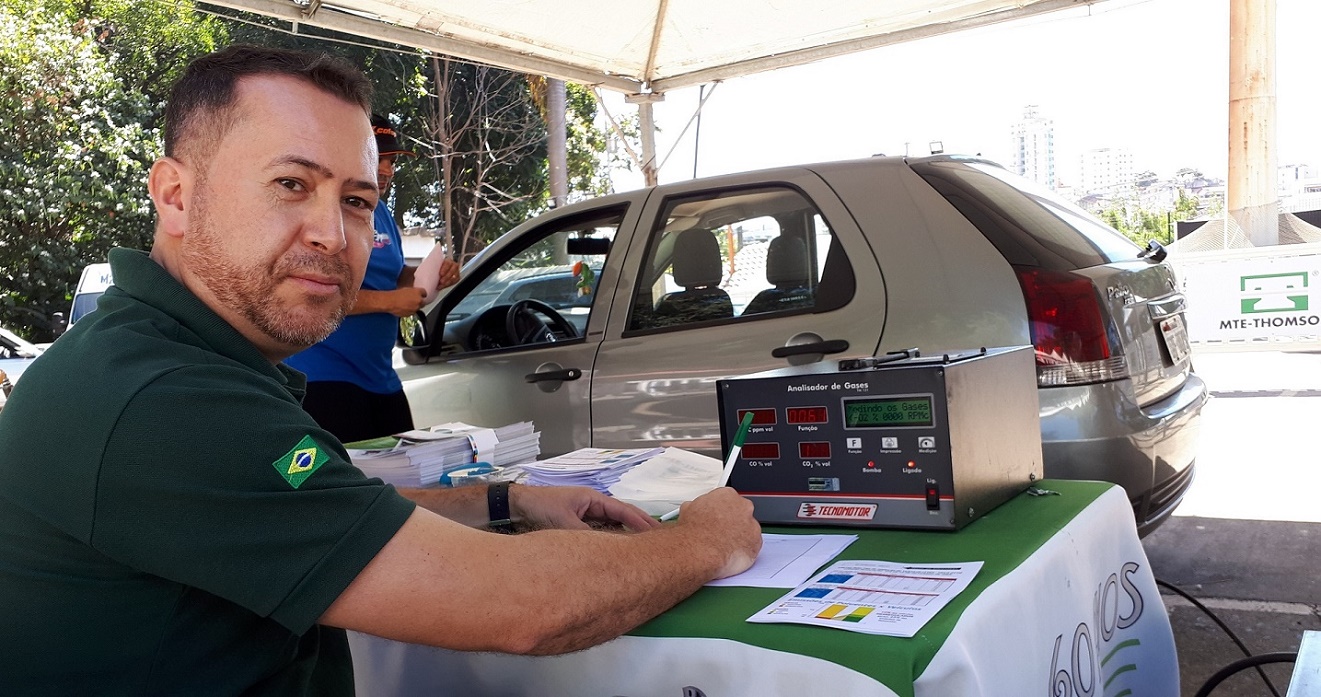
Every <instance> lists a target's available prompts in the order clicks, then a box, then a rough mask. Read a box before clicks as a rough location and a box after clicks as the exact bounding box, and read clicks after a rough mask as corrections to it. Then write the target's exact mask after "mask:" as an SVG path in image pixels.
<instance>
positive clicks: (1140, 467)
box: [1039, 374, 1209, 535]
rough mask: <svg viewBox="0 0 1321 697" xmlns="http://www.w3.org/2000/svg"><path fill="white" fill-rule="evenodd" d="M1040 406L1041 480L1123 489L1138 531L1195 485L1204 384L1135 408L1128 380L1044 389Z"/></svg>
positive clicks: (1194, 381) (1150, 526)
mask: <svg viewBox="0 0 1321 697" xmlns="http://www.w3.org/2000/svg"><path fill="white" fill-rule="evenodd" d="M1039 395H1040V400H1041V435H1042V456H1043V462H1044V470H1045V475H1046V476H1047V477H1059V478H1062V479H1095V480H1101V481H1107V482H1114V483H1116V484H1119V485H1120V486H1122V487H1124V490H1125V491H1126V492H1127V494H1128V498H1129V501H1131V502H1132V504H1133V513H1134V517H1135V519H1136V521H1137V526H1138V533H1139V534H1140V535H1146V534H1147V533H1149V532H1151V531H1152V530H1155V529H1156V527H1157V526H1159V525H1160V524H1161V523H1162V522H1164V521H1165V519H1166V518H1168V517H1169V516H1170V514H1171V513H1173V512H1174V509H1175V507H1177V506H1178V505H1179V502H1180V501H1182V500H1183V496H1184V494H1185V493H1186V492H1187V491H1188V488H1189V487H1190V486H1192V482H1193V475H1194V469H1195V467H1194V461H1195V459H1196V456H1197V444H1198V436H1199V434H1200V424H1201V414H1202V407H1203V406H1204V405H1205V404H1206V401H1207V399H1208V398H1209V396H1208V393H1207V390H1206V383H1205V382H1203V381H1202V379H1201V378H1199V377H1197V376H1196V375H1194V374H1189V375H1188V379H1187V380H1186V381H1185V382H1184V384H1183V385H1182V386H1181V387H1180V388H1179V389H1178V390H1177V391H1176V392H1174V393H1173V394H1171V395H1169V396H1168V397H1166V398H1165V399H1162V400H1160V401H1159V402H1156V403H1154V404H1149V405H1147V406H1145V407H1139V406H1138V405H1137V404H1136V403H1135V402H1134V400H1133V394H1132V390H1131V387H1130V386H1129V384H1128V383H1127V381H1117V382H1113V383H1107V384H1104V385H1088V386H1085V387H1064V388H1047V389H1043V390H1040V391H1039Z"/></svg>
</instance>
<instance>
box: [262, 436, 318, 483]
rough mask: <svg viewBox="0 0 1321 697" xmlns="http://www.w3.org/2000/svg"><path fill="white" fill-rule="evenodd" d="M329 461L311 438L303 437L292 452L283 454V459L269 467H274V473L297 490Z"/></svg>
mask: <svg viewBox="0 0 1321 697" xmlns="http://www.w3.org/2000/svg"><path fill="white" fill-rule="evenodd" d="M329 460H330V456H329V455H326V454H325V453H324V452H322V451H321V448H319V447H317V444H316V441H314V440H312V436H303V439H302V440H300V441H298V445H295V446H294V449H293V450H290V451H289V452H287V453H285V454H284V456H283V457H281V458H280V459H278V460H276V461H275V462H272V463H271V465H272V466H274V467H275V471H276V472H279V473H280V476H281V477H284V480H285V481H286V482H289V486H292V487H293V488H295V489H297V488H298V487H300V486H302V484H303V482H305V481H307V478H308V477H310V476H312V473H313V472H315V471H317V469H318V468H320V467H321V465H324V464H326V462H327V461H329Z"/></svg>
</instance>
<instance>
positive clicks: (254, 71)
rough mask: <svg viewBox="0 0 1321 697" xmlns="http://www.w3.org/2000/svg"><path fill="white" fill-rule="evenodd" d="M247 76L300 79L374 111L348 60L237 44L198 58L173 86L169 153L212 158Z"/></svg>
mask: <svg viewBox="0 0 1321 697" xmlns="http://www.w3.org/2000/svg"><path fill="white" fill-rule="evenodd" d="M249 75H288V76H291V77H296V78H300V79H302V80H306V81H307V82H309V83H311V84H312V85H314V86H316V87H317V88H319V89H321V90H323V91H325V92H326V93H328V94H331V95H333V96H335V97H339V98H340V99H342V100H344V101H346V102H348V103H350V104H357V105H358V106H360V107H362V110H363V113H364V114H367V115H369V116H370V114H371V100H372V86H371V82H370V81H369V80H368V79H367V76H366V75H363V74H362V71H360V70H358V69H357V68H355V67H353V66H352V65H351V64H349V63H348V61H345V60H344V59H342V58H337V57H335V56H331V55H328V54H325V53H310V52H306V51H293V50H288V49H282V48H267V47H264V46H251V45H246V44H235V45H233V46H230V47H228V48H225V49H222V50H220V51H216V52H215V53H208V54H207V55H205V56H201V57H199V58H196V59H194V60H193V62H191V63H189V64H188V68H187V69H185V71H184V74H183V76H182V77H180V78H179V81H178V82H176V83H174V86H173V87H172V88H171V89H170V98H169V101H168V102H167V103H166V106H165V155H166V156H168V157H176V158H179V159H182V160H188V159H193V158H199V159H202V160H205V159H209V158H210V156H211V154H212V153H213V152H214V150H215V147H216V146H217V145H218V144H219V143H220V141H221V140H222V139H223V138H224V137H225V134H226V133H227V132H228V131H229V129H230V128H231V127H232V126H233V125H234V122H235V119H236V118H237V116H238V114H237V113H236V112H235V110H234V102H235V99H236V97H235V86H236V85H237V84H238V81H239V79H240V78H243V77H247V76H249ZM199 164H200V163H199Z"/></svg>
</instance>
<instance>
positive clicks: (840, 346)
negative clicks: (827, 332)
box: [771, 339, 849, 358]
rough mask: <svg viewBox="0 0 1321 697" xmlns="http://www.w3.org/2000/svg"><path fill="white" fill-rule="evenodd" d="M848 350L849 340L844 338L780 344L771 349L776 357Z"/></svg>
mask: <svg viewBox="0 0 1321 697" xmlns="http://www.w3.org/2000/svg"><path fill="white" fill-rule="evenodd" d="M847 350H849V342H848V341H846V340H844V339H828V340H826V341H814V342H812V343H810V344H794V345H793V346H778V347H776V348H773V349H771V355H772V356H774V357H776V358H788V357H789V356H801V355H803V354H805V353H843V352H845V351H847Z"/></svg>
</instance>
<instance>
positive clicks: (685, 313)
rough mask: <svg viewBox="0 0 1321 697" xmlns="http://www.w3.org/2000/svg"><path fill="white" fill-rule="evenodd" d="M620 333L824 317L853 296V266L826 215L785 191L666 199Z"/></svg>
mask: <svg viewBox="0 0 1321 697" xmlns="http://www.w3.org/2000/svg"><path fill="white" fill-rule="evenodd" d="M660 220H661V221H662V224H661V225H660V226H658V229H656V230H653V231H652V233H651V238H650V240H649V242H648V247H647V259H646V263H645V264H644V265H643V267H642V273H641V274H640V275H639V281H638V286H637V288H636V290H635V291H634V295H633V303H632V308H631V312H630V315H629V321H628V331H631V332H632V331H637V332H646V331H654V330H667V329H672V328H679V327H686V326H692V325H700V326H705V325H708V324H724V323H730V322H742V321H752V320H757V319H764V318H767V317H778V316H782V315H786V314H801V313H813V312H824V311H827V310H833V309H836V308H839V307H842V306H843V305H844V304H845V303H847V302H848V300H849V299H850V298H851V297H852V294H853V287H854V279H853V271H852V267H851V266H850V265H849V263H848V259H847V258H845V257H844V250H843V247H842V246H840V245H839V244H837V242H836V240H835V236H834V233H833V232H832V231H831V229H830V226H829V225H828V224H827V223H826V221H825V218H824V217H822V215H821V213H820V212H819V211H818V210H817V209H816V207H815V206H814V205H813V204H812V202H811V201H810V200H808V198H807V197H806V196H805V195H804V194H803V193H802V192H801V191H799V190H797V189H794V188H792V187H788V186H775V187H762V188H757V189H742V190H734V191H724V192H719V193H715V194H711V193H707V194H703V195H700V196H686V197H679V198H674V199H671V200H669V201H667V202H666V204H665V208H664V211H663V215H662V216H661V217H660Z"/></svg>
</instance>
